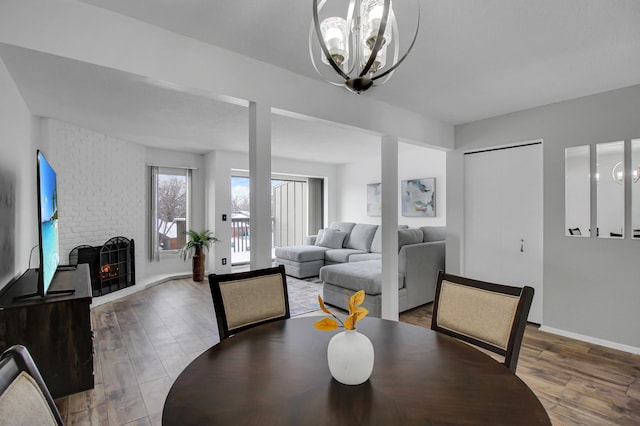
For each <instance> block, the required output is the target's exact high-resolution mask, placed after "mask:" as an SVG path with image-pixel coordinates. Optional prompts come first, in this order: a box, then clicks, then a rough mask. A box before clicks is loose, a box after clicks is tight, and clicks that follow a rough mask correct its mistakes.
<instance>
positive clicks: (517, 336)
mask: <svg viewBox="0 0 640 426" xmlns="http://www.w3.org/2000/svg"><path fill="white" fill-rule="evenodd" d="M532 301H533V288H532V287H528V286H524V287H512V286H507V285H502V284H494V283H489V282H484V281H478V280H474V279H470V278H465V277H461V276H457V275H452V274H447V273H445V272H444V271H440V272H439V274H438V283H437V285H436V295H435V300H434V303H433V316H432V318H431V329H432V330H435V331H438V332H441V333H444V334H447V335H449V336H453V337H455V338H457V339H460V340H462V341H464V342H467V343H471V344H473V345H475V346H478V347H481V348H484V349H486V350H489V351H491V352H494V353H496V354H499V355H502V356H504V365H505V366H507V367H508V368H509V369H510V370H511V371H513V372H514V373H515V372H516V367H517V365H518V356H519V354H520V347H521V346H522V338H523V336H524V329H525V326H526V325H527V317H528V315H529V309H530V308H531V302H532Z"/></svg>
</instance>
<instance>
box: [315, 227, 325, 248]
mask: <svg viewBox="0 0 640 426" xmlns="http://www.w3.org/2000/svg"><path fill="white" fill-rule="evenodd" d="M324 231H325V230H324V229H320V230H318V235H316V245H317V246H319V245H320V241H321V240H322V236H323V235H324Z"/></svg>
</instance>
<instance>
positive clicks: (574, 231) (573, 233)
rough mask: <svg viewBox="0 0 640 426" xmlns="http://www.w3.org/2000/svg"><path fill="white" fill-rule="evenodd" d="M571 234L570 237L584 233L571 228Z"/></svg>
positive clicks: (578, 229)
mask: <svg viewBox="0 0 640 426" xmlns="http://www.w3.org/2000/svg"><path fill="white" fill-rule="evenodd" d="M569 234H570V235H582V232H580V228H569Z"/></svg>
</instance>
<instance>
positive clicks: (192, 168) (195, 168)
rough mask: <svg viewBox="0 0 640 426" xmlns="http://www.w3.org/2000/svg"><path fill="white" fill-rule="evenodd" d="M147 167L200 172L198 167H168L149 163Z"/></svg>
mask: <svg viewBox="0 0 640 426" xmlns="http://www.w3.org/2000/svg"><path fill="white" fill-rule="evenodd" d="M147 166H149V167H166V168H168V169H188V170H198V168H197V167H192V166H167V165H165V164H153V163H147Z"/></svg>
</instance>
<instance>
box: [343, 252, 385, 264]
mask: <svg viewBox="0 0 640 426" xmlns="http://www.w3.org/2000/svg"><path fill="white" fill-rule="evenodd" d="M381 258H382V253H362V254H352V255H351V256H349V262H363V261H365V260H380V259H381Z"/></svg>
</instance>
